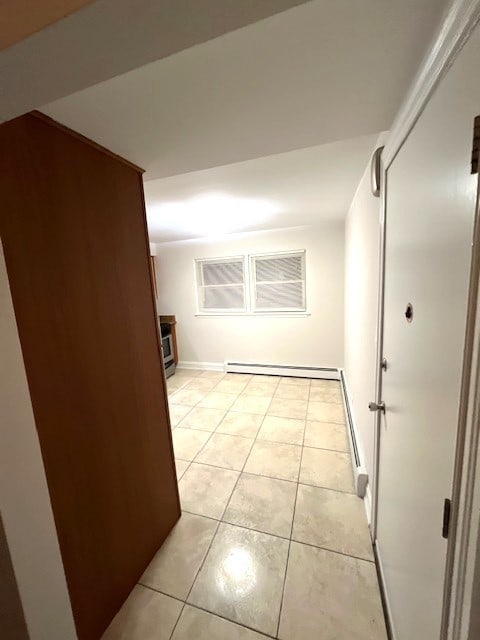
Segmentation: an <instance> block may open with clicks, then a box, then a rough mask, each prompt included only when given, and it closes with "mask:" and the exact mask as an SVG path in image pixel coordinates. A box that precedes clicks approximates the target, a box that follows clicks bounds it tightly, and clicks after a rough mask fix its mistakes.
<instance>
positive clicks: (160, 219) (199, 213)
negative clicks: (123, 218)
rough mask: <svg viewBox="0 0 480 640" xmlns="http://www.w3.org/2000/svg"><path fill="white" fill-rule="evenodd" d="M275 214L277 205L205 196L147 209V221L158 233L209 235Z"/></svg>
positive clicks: (244, 199)
mask: <svg viewBox="0 0 480 640" xmlns="http://www.w3.org/2000/svg"><path fill="white" fill-rule="evenodd" d="M279 211H280V209H279V207H278V205H277V204H275V203H274V202H270V201H269V200H260V199H255V198H239V197H234V196H229V195H227V194H224V193H208V194H203V195H201V196H196V197H195V198H191V199H190V200H184V201H177V202H165V203H163V204H160V205H157V206H155V205H154V206H151V207H149V210H148V222H149V226H150V225H151V226H152V228H153V227H154V228H155V229H156V230H158V231H166V230H169V231H179V232H183V233H189V234H196V235H199V236H211V235H222V234H225V233H232V232H233V231H239V230H241V229H245V228H248V227H251V226H252V225H256V224H259V223H262V222H265V221H266V220H268V219H269V218H271V217H272V216H273V215H274V214H275V213H278V212H279Z"/></svg>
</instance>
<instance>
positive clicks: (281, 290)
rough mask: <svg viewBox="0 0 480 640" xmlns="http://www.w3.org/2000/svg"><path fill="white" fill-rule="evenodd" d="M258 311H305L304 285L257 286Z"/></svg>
mask: <svg viewBox="0 0 480 640" xmlns="http://www.w3.org/2000/svg"><path fill="white" fill-rule="evenodd" d="M255 307H256V309H303V308H304V301H303V283H302V282H289V283H280V282H279V283H277V284H257V291H256V300H255Z"/></svg>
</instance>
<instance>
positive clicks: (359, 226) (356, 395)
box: [344, 136, 384, 477]
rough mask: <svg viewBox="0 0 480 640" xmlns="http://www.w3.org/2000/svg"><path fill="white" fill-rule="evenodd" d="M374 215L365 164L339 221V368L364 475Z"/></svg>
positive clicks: (369, 459) (371, 368)
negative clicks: (342, 280) (341, 265)
mask: <svg viewBox="0 0 480 640" xmlns="http://www.w3.org/2000/svg"><path fill="white" fill-rule="evenodd" d="M383 137H384V136H383ZM381 139H382V138H380V139H379V141H378V143H377V146H378V145H379V144H380V143H381ZM379 216H380V198H376V197H374V196H373V195H372V192H371V188H370V167H369V166H368V167H367V168H366V170H365V173H364V175H363V177H362V180H361V181H360V184H359V186H358V189H357V192H356V194H355V197H354V199H353V201H352V204H351V207H350V210H349V212H348V215H347V219H346V222H345V367H344V369H345V378H346V382H347V387H348V392H349V398H350V405H351V410H352V415H353V419H354V422H355V426H356V429H357V435H358V439H359V442H358V445H359V449H360V456H361V458H362V463H363V465H364V466H365V468H366V471H367V473H368V474H369V477H371V474H372V471H373V460H374V416H373V414H372V413H371V412H370V411H369V410H368V403H369V402H370V401H371V400H373V399H374V398H375V362H376V327H377V295H378V270H379V250H380V226H379Z"/></svg>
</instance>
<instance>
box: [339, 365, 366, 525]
mask: <svg viewBox="0 0 480 640" xmlns="http://www.w3.org/2000/svg"><path fill="white" fill-rule="evenodd" d="M339 375H340V380H341V383H342V391H343V400H344V403H345V411H346V414H347V426H348V429H347V431H348V437H349V440H350V448H351V451H352V469H353V477H354V480H355V492H356V494H357V496H359V497H360V498H365V496H366V493H367V486H368V481H369V478H368V473H367V470H366V468H365V465H364V462H363V461H364V456H363V450H362V446H361V440H360V437H359V434H358V430H357V426H356V424H355V420H354V418H353V411H352V405H351V402H350V394H349V391H348V385H347V381H346V378H345V372H344V371H343V369H340V370H339ZM370 502H371V499H370ZM368 521H369V523H370V517H369V518H368Z"/></svg>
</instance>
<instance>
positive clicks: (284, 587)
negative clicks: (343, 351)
mask: <svg viewBox="0 0 480 640" xmlns="http://www.w3.org/2000/svg"><path fill="white" fill-rule="evenodd" d="M311 388H312V383H311V382H310V383H309V386H308V400H307V416H308V403H309V401H310V390H311ZM306 430H307V419H306V418H305V420H304V429H303V437H302V449H301V452H300V464H299V465H298V475H297V487H296V491H295V502H294V504H293V514H292V525H291V527H290V538H289V541H288V551H287V562H286V564H285V575H284V576H283V587H282V598H281V600H280V610H279V612H278V622H277V633H276V637H277V638H278V634H279V633H280V621H281V618H282V611H283V601H284V599H285V589H286V586H287V573H288V563H289V562H290V549H291V547H292V535H293V524H294V522H295V511H296V509H297V500H298V487H299V486H300V473H301V470H302V460H303V449H304V442H305V431H306Z"/></svg>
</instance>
